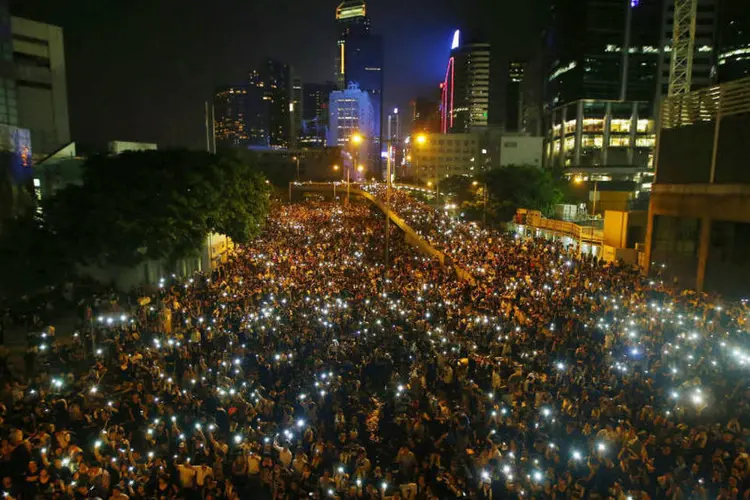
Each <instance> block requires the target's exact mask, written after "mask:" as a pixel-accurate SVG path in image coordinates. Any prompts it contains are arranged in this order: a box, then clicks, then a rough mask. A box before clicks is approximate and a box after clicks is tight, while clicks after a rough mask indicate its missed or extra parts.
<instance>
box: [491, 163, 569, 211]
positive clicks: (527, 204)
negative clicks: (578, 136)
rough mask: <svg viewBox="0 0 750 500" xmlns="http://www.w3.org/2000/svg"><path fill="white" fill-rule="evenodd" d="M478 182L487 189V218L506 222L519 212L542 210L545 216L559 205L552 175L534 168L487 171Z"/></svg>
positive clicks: (556, 181)
mask: <svg viewBox="0 0 750 500" xmlns="http://www.w3.org/2000/svg"><path fill="white" fill-rule="evenodd" d="M481 182H484V183H486V185H487V194H488V200H487V215H488V218H490V219H491V220H495V221H500V222H507V221H508V220H510V219H511V218H512V217H513V215H514V214H515V212H516V209H518V208H530V209H534V210H541V211H542V212H543V213H545V214H549V213H550V212H551V211H552V208H553V205H555V204H557V203H562V201H563V192H562V190H561V186H562V184H561V182H560V180H559V179H558V176H557V175H556V173H555V172H553V171H550V170H549V169H544V168H539V167H535V166H527V165H520V166H508V167H498V168H493V169H491V170H488V171H487V172H485V173H484V174H482V177H481Z"/></svg>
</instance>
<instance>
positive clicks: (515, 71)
mask: <svg viewBox="0 0 750 500" xmlns="http://www.w3.org/2000/svg"><path fill="white" fill-rule="evenodd" d="M525 69H526V63H525V62H523V61H511V62H510V63H509V64H508V80H507V83H506V87H505V124H504V125H505V130H506V131H507V132H521V131H523V115H522V110H523V94H522V93H521V90H522V88H523V79H524V72H525Z"/></svg>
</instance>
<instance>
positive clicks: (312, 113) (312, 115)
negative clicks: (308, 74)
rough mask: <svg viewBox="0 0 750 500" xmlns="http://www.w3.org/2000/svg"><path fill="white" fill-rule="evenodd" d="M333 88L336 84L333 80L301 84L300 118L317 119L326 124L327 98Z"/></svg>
mask: <svg viewBox="0 0 750 500" xmlns="http://www.w3.org/2000/svg"><path fill="white" fill-rule="evenodd" d="M334 90H336V84H335V83H333V82H326V83H305V84H304V85H303V86H302V119H303V120H305V121H310V120H318V121H319V122H322V123H324V124H326V125H327V124H328V100H329V99H330V97H331V92H333V91H334Z"/></svg>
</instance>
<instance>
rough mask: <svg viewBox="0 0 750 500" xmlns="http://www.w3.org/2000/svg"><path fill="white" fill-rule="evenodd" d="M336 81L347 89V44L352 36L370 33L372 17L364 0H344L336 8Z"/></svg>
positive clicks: (340, 87)
mask: <svg viewBox="0 0 750 500" xmlns="http://www.w3.org/2000/svg"><path fill="white" fill-rule="evenodd" d="M336 28H337V30H338V33H337V37H336V44H337V50H336V83H337V84H338V86H339V89H342V90H343V89H345V88H346V87H347V85H348V82H347V80H346V68H347V63H348V61H347V60H346V45H347V43H348V42H349V39H350V38H355V37H360V36H365V35H368V34H369V33H370V18H369V17H367V6H366V5H365V1H364V0H344V1H343V2H341V3H340V4H339V6H338V8H336Z"/></svg>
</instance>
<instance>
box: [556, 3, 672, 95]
mask: <svg viewBox="0 0 750 500" xmlns="http://www.w3.org/2000/svg"><path fill="white" fill-rule="evenodd" d="M662 6H663V2H662V0H641V1H640V2H638V3H637V4H633V3H632V2H625V1H621V0H553V1H552V5H551V9H550V13H551V19H550V24H549V27H548V30H547V32H546V38H545V45H546V55H547V60H548V61H549V66H548V67H547V71H546V73H547V75H548V76H547V78H546V80H547V82H546V84H547V96H546V102H547V106H548V107H549V108H550V109H552V108H555V107H557V106H560V105H563V104H566V103H570V102H573V101H576V100H579V99H597V100H612V99H620V98H621V96H622V92H623V91H624V92H625V95H624V99H625V100H638V101H648V102H653V101H654V98H655V95H656V87H657V75H658V71H657V66H658V63H659V51H658V50H653V51H652V50H644V49H643V48H644V47H657V46H658V45H659V42H660V39H661V37H660V32H661V18H662ZM623 53H624V54H623ZM623 55H625V56H626V57H623ZM626 59H627V61H626ZM625 62H627V72H625V71H624V68H625V65H624V63H625ZM623 77H624V80H625V85H624V86H623Z"/></svg>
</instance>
